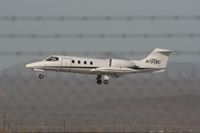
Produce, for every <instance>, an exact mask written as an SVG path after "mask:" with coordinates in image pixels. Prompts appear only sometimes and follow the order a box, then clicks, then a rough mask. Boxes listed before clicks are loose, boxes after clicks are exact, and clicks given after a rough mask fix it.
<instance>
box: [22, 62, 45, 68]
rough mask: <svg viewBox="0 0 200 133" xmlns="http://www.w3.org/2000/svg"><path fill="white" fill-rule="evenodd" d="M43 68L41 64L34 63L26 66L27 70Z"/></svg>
mask: <svg viewBox="0 0 200 133" xmlns="http://www.w3.org/2000/svg"><path fill="white" fill-rule="evenodd" d="M43 67H44V63H43V62H35V63H30V64H26V68H29V69H42V68H43Z"/></svg>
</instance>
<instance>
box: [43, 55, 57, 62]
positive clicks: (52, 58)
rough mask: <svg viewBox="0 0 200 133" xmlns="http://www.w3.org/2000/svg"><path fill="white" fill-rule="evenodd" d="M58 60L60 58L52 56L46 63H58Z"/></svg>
mask: <svg viewBox="0 0 200 133" xmlns="http://www.w3.org/2000/svg"><path fill="white" fill-rule="evenodd" d="M58 60H59V58H58V57H53V56H51V57H49V58H47V59H46V60H45V61H50V62H55V61H58Z"/></svg>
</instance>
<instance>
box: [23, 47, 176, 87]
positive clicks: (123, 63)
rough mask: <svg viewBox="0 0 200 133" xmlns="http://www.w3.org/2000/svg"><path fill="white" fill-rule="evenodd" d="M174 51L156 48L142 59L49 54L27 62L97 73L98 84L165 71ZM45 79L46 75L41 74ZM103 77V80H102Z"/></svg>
mask: <svg viewBox="0 0 200 133" xmlns="http://www.w3.org/2000/svg"><path fill="white" fill-rule="evenodd" d="M172 52H173V51H171V50H167V49H158V48H157V49H155V50H154V51H153V52H152V53H151V54H150V55H149V56H148V57H147V58H145V59H142V60H122V59H95V58H82V57H71V56H57V55H53V56H49V57H47V58H45V59H44V60H42V61H39V62H35V63H31V64H27V65H26V67H27V68H29V69H33V70H35V71H39V72H45V71H56V72H71V73H82V74H94V75H97V78H96V80H97V84H102V83H104V84H109V80H110V78H112V77H115V78H118V77H121V76H123V75H126V74H135V73H158V72H164V71H165V70H166V67H167V62H168V57H169V55H170V53H172ZM39 78H40V79H43V78H44V75H43V74H39ZM102 79H103V82H102Z"/></svg>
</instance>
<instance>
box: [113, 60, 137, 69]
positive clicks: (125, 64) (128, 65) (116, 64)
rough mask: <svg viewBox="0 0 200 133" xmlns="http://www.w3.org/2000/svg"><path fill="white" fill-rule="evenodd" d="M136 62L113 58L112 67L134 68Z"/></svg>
mask: <svg viewBox="0 0 200 133" xmlns="http://www.w3.org/2000/svg"><path fill="white" fill-rule="evenodd" d="M134 66H135V64H134V63H133V62H131V61H126V60H120V59H113V60H112V64H111V67H123V68H133V67H134Z"/></svg>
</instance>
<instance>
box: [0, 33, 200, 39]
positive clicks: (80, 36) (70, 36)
mask: <svg viewBox="0 0 200 133" xmlns="http://www.w3.org/2000/svg"><path fill="white" fill-rule="evenodd" d="M0 38H1V39H85V38H86V39H87V38H94V39H96V38H97V39H104V38H105V39H112V38H113V39H114V38H116V39H118V38H120V39H131V38H144V39H148V38H200V33H119V34H117V33H110V34H109V33H108V34H106V33H78V34H70V33H69V34H65V33H59V34H36V33H27V34H19V33H10V34H3V33H1V34H0Z"/></svg>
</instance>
